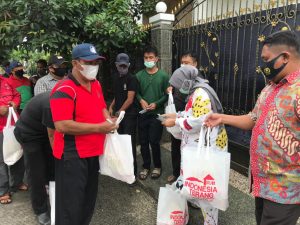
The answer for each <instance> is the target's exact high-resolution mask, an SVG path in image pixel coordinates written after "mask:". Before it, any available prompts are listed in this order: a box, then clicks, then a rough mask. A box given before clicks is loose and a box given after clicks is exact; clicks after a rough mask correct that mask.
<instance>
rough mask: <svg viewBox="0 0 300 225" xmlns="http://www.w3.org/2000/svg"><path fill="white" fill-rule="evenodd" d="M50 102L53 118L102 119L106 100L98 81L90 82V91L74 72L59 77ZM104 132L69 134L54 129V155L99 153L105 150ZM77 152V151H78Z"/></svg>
mask: <svg viewBox="0 0 300 225" xmlns="http://www.w3.org/2000/svg"><path fill="white" fill-rule="evenodd" d="M50 106H51V111H52V117H53V121H54V122H57V121H63V120H74V121H76V122H81V123H95V124H96V123H102V122H104V121H105V117H104V115H103V109H104V108H106V104H105V101H104V98H103V94H102V88H101V85H100V83H99V82H98V81H92V82H91V92H89V91H88V90H87V89H86V88H84V87H83V86H81V85H80V84H79V82H78V81H77V80H76V79H75V78H74V77H73V76H72V75H69V77H68V78H66V79H64V80H62V81H60V82H59V83H58V84H57V85H56V86H55V87H54V88H53V90H52V92H51V97H50ZM104 141H105V134H99V133H91V134H85V135H67V134H65V135H64V134H62V133H60V132H58V131H55V133H54V145H53V155H54V157H56V158H58V159H61V157H62V155H63V154H64V157H65V158H70V157H71V158H72V157H74V153H78V155H79V157H80V158H87V157H93V156H99V155H101V154H103V148H104ZM76 155H77V154H76Z"/></svg>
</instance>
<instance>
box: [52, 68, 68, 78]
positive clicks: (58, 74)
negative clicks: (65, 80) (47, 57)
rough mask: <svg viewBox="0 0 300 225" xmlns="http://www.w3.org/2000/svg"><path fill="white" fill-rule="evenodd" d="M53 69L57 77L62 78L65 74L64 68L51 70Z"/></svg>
mask: <svg viewBox="0 0 300 225" xmlns="http://www.w3.org/2000/svg"><path fill="white" fill-rule="evenodd" d="M53 69H54V75H56V76H58V77H63V76H65V75H66V73H67V69H66V68H53Z"/></svg>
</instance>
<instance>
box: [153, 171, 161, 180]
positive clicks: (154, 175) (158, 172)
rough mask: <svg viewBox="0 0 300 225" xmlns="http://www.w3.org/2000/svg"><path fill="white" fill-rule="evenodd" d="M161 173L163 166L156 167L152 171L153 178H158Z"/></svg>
mask: <svg viewBox="0 0 300 225" xmlns="http://www.w3.org/2000/svg"><path fill="white" fill-rule="evenodd" d="M160 175H161V168H154V169H153V170H152V173H151V178H152V179H157V178H159V177H160Z"/></svg>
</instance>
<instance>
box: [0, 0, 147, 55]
mask: <svg viewBox="0 0 300 225" xmlns="http://www.w3.org/2000/svg"><path fill="white" fill-rule="evenodd" d="M130 3H131V1H130V0H64V1H61V0H27V1H24V0H3V1H0V8H1V11H0V51H1V54H4V55H5V54H6V53H7V52H9V51H11V50H12V49H17V48H25V49H26V50H29V51H42V50H44V51H46V52H58V53H60V54H68V53H70V50H71V49H72V46H73V45H75V44H77V43H82V42H91V43H93V44H95V45H96V46H97V49H99V50H100V51H101V52H108V51H109V50H110V49H111V48H125V47H126V48H130V46H135V45H136V44H138V43H141V42H142V41H143V38H144V37H145V35H146V34H145V32H144V31H141V29H140V27H139V26H138V25H137V24H136V22H135V20H134V16H135V15H134V14H133V13H132V7H133V6H132V5H131V4H130ZM25 37H27V41H26V42H24V38H25Z"/></svg>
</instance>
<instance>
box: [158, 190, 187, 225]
mask: <svg viewBox="0 0 300 225" xmlns="http://www.w3.org/2000/svg"><path fill="white" fill-rule="evenodd" d="M188 221H189V212H188V206H187V201H186V199H185V198H184V197H183V196H182V195H180V193H178V192H176V191H174V190H172V188H171V187H161V188H160V190H159V198H158V206H157V225H175V224H176V225H186V224H187V223H188Z"/></svg>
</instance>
